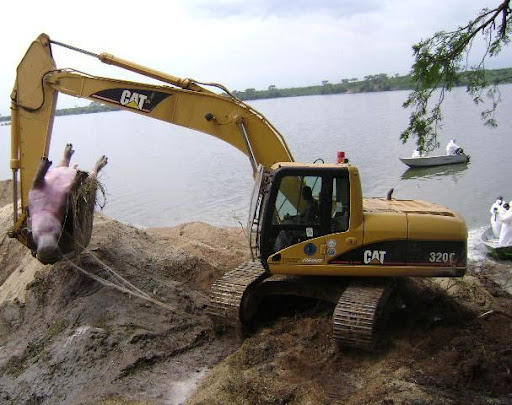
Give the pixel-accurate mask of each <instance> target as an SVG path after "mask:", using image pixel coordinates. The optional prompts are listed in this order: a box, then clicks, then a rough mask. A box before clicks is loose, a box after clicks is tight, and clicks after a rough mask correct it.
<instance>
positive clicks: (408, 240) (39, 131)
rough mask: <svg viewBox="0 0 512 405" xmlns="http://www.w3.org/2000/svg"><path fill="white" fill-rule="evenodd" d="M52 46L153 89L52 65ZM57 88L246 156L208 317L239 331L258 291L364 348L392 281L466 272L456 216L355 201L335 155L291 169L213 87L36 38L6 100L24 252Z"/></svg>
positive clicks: (276, 138) (266, 126)
mask: <svg viewBox="0 0 512 405" xmlns="http://www.w3.org/2000/svg"><path fill="white" fill-rule="evenodd" d="M54 45H58V46H63V47H66V48H68V49H71V50H73V51H77V52H82V53H85V54H87V55H90V56H92V57H95V58H97V59H99V60H100V61H101V62H103V63H107V64H111V65H115V66H118V67H120V68H122V69H126V70H128V71H132V72H136V73H139V74H141V75H143V76H146V77H149V78H152V79H156V80H158V81H160V82H162V85H154V84H142V83H137V82H131V81H124V80H118V79H111V78H104V77H96V76H92V75H89V74H86V73H82V72H79V71H76V70H73V69H61V68H57V67H56V65H55V61H54V59H53V57H52V46H54ZM58 93H64V94H68V95H71V96H75V97H80V98H87V99H89V100H92V101H95V102H100V103H103V104H106V105H111V106H115V107H117V108H119V109H122V110H126V111H131V112H134V113H137V114H141V115H145V116H148V117H151V118H155V119H159V120H162V121H166V122H169V123H172V124H175V125H179V126H183V127H187V128H191V129H194V130H197V131H200V132H203V133H206V134H209V135H213V136H215V137H217V138H219V139H221V140H223V141H225V142H228V143H229V144H231V145H233V146H234V147H235V148H237V149H239V150H240V151H241V152H242V153H244V154H245V155H247V157H248V158H249V160H250V162H251V164H252V168H253V171H254V179H255V186H254V191H253V195H252V199H251V207H250V214H249V221H248V226H247V233H248V237H249V244H250V248H251V253H252V260H251V261H249V262H247V263H244V264H242V265H241V266H239V267H237V268H236V269H234V270H232V271H229V272H227V273H226V274H225V275H224V276H223V277H222V278H220V279H219V280H217V281H216V282H215V283H214V284H213V285H212V287H211V294H210V305H209V308H208V311H209V313H210V314H211V316H212V317H213V318H214V319H216V320H221V321H224V322H233V323H236V324H242V325H244V324H247V323H249V322H251V320H252V319H253V317H254V315H255V313H256V311H257V308H258V305H259V303H260V302H261V300H262V299H263V298H264V297H265V296H267V295H273V294H279V295H281V294H289V295H301V296H306V297H313V298H317V299H323V300H327V301H330V302H332V303H333V304H334V305H335V308H334V314H333V322H332V325H333V326H332V327H333V338H334V339H335V340H336V341H337V342H339V343H340V344H342V345H347V346H352V347H362V348H371V347H373V346H374V344H375V341H376V336H377V332H378V326H379V319H380V318H379V316H380V314H381V313H382V310H383V308H384V306H385V303H386V300H387V298H388V297H389V295H390V292H391V289H392V285H393V280H395V279H396V278H398V277H461V276H463V275H464V274H465V272H466V262H467V227H466V224H465V222H464V220H463V218H461V216H459V215H458V214H457V213H456V212H454V211H452V210H450V209H448V208H446V207H443V206H441V205H438V204H435V203H431V202H426V201H418V200H397V199H394V198H392V195H391V194H388V196H387V197H383V198H365V197H363V195H362V189H361V179H360V175H359V171H358V169H357V168H356V167H355V166H354V165H352V164H351V163H350V162H348V160H346V159H344V158H343V157H341V158H340V159H338V160H339V161H338V163H336V164H325V163H298V162H295V161H294V159H293V157H292V154H291V152H290V150H289V148H288V146H287V144H286V141H285V139H284V138H283V136H282V135H281V134H280V133H279V131H278V130H277V129H276V128H275V127H274V126H273V125H272V124H271V123H270V122H269V121H268V120H267V119H266V118H265V117H264V116H263V115H262V114H261V113H259V112H258V111H256V110H255V109H253V108H252V107H250V106H249V105H248V104H246V103H244V102H243V101H241V100H239V99H238V98H236V97H235V96H234V95H233V94H232V93H231V92H230V91H229V90H228V89H227V88H225V87H224V86H222V85H220V84H216V83H201V82H198V81H196V80H193V79H182V78H177V77H174V76H171V75H169V74H166V73H162V72H159V71H157V70H154V69H150V68H147V67H144V66H141V65H139V64H136V63H132V62H129V61H127V60H123V59H120V58H117V57H115V56H113V55H111V54H107V53H101V54H94V53H91V52H88V51H85V50H82V49H79V48H76V47H74V46H70V45H67V44H64V43H60V42H57V41H53V40H51V39H50V38H49V37H48V36H47V35H46V34H41V35H40V36H39V37H38V38H37V39H36V40H35V41H34V42H33V43H32V44H31V45H30V47H29V48H28V50H27V52H26V54H25V56H24V57H23V59H22V60H21V62H20V64H19V66H18V68H17V78H16V83H15V86H14V89H13V92H12V94H11V100H12V103H11V109H12V115H11V126H12V141H11V142H12V143H11V168H12V173H13V187H14V189H13V191H14V192H13V195H14V207H15V208H14V226H13V228H12V232H11V235H12V236H13V237H16V238H18V239H19V240H20V241H21V242H22V243H23V244H25V245H27V246H30V244H31V241H30V234H29V233H27V231H26V230H27V216H28V210H27V207H28V193H29V190H30V187H31V185H32V182H33V179H34V176H35V173H36V170H37V166H38V164H39V162H40V160H41V158H42V157H47V156H48V154H49V148H50V139H51V132H52V124H53V120H54V116H55V106H56V101H57V95H58ZM18 175H19V179H18ZM18 198H19V199H20V201H21V207H18V205H17V201H18Z"/></svg>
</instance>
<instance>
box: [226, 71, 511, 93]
mask: <svg viewBox="0 0 512 405" xmlns="http://www.w3.org/2000/svg"><path fill="white" fill-rule="evenodd" d="M470 74H471V73H470V72H466V73H461V75H460V77H459V82H458V83H457V85H458V86H466V85H467V84H468V81H469V80H468V78H469V75H470ZM486 79H487V81H488V83H491V84H493V83H498V84H504V83H512V68H507V69H495V70H487V71H486ZM414 88H415V85H414V83H413V82H412V80H411V76H410V75H407V76H399V75H395V76H393V77H391V76H388V75H387V74H385V73H379V74H376V75H371V76H366V77H365V78H364V79H363V80H359V79H357V78H353V79H342V80H341V82H340V83H330V82H329V81H328V80H324V81H322V84H321V85H317V86H309V87H296V88H288V89H279V88H277V87H276V86H275V85H271V86H269V87H268V89H267V90H256V89H246V90H245V91H237V90H235V91H233V94H234V95H235V96H236V97H238V98H240V99H242V100H257V99H265V98H277V97H296V96H312V95H321V94H342V93H348V94H350V93H370V92H377V91H395V90H414Z"/></svg>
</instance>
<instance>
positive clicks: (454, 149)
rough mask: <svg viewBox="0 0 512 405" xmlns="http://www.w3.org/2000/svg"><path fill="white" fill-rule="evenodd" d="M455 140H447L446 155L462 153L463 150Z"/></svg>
mask: <svg viewBox="0 0 512 405" xmlns="http://www.w3.org/2000/svg"><path fill="white" fill-rule="evenodd" d="M455 142H456V141H455V139H450V142H448V145H446V154H447V155H461V154H462V153H464V150H463V149H462V148H461V147H460V146H459V145H457V144H456V143H455Z"/></svg>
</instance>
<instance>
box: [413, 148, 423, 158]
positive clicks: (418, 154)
mask: <svg viewBox="0 0 512 405" xmlns="http://www.w3.org/2000/svg"><path fill="white" fill-rule="evenodd" d="M422 155H423V154H422V153H421V149H420V148H416V149H414V151H413V152H412V157H413V158H419V157H422Z"/></svg>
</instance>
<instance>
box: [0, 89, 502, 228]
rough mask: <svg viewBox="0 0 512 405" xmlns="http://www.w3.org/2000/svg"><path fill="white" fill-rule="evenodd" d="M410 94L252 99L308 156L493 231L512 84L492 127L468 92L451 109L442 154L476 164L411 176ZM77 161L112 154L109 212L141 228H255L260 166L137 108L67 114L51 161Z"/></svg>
mask: <svg viewBox="0 0 512 405" xmlns="http://www.w3.org/2000/svg"><path fill="white" fill-rule="evenodd" d="M407 94H408V92H405V91H403V92H402V91H400V92H384V93H367V94H347V95H329V96H309V97H295V98H283V99H272V100H258V101H253V102H251V103H250V104H251V105H252V106H253V107H255V108H256V109H257V110H259V111H260V112H261V113H263V114H264V115H265V116H266V117H267V118H268V119H269V120H270V121H271V122H272V123H273V124H274V125H275V126H276V127H277V128H278V129H279V130H280V131H281V133H282V134H283V135H284V136H285V138H286V140H287V143H288V145H289V147H290V149H291V151H292V153H293V155H294V158H295V160H296V161H303V162H312V161H314V160H315V159H317V158H323V159H324V160H325V162H334V161H335V159H336V152H337V151H339V150H343V151H345V152H346V155H347V157H348V158H349V159H350V161H351V162H352V164H354V165H356V166H357V167H358V168H359V171H360V174H361V178H362V184H363V191H364V194H365V195H366V196H385V195H386V193H387V191H388V190H389V189H390V188H392V187H393V188H394V189H395V191H394V194H393V196H394V197H395V198H399V199H401V198H404V199H409V198H412V199H423V200H429V201H434V202H438V203H440V204H443V205H446V206H449V207H451V208H453V209H455V210H456V211H458V212H460V213H461V214H462V215H463V216H464V217H465V219H466V221H467V223H468V226H469V228H470V229H473V230H474V229H478V228H480V227H482V226H485V225H487V224H488V221H489V213H488V209H489V207H490V205H491V203H492V202H493V201H494V200H495V199H496V197H497V196H498V195H504V196H505V198H506V199H512V187H511V181H510V176H511V168H512V165H511V164H510V156H511V155H510V152H511V150H512V134H511V133H510V131H511V129H510V128H512V117H511V115H510V111H511V106H512V85H506V86H503V87H502V99H503V101H502V104H501V105H500V106H499V111H498V114H497V119H498V122H499V127H498V128H496V129H491V128H487V127H484V126H483V123H482V121H481V120H480V110H481V109H480V107H478V106H475V105H474V104H473V102H472V100H471V98H470V97H469V96H468V95H467V94H466V93H465V91H464V89H463V88H459V89H455V91H453V92H452V93H450V94H449V95H448V96H447V98H446V101H445V104H444V114H445V121H444V126H443V128H442V131H441V134H440V138H439V140H440V142H441V145H442V147H441V150H440V153H444V146H445V145H446V143H447V142H448V140H449V139H450V138H455V139H456V140H457V143H458V144H459V145H460V146H462V147H463V148H464V150H465V151H466V153H468V154H469V155H471V161H470V163H469V164H467V165H454V166H445V167H441V168H436V169H432V168H431V169H415V170H412V169H407V166H405V165H404V164H403V163H402V162H400V161H399V159H398V157H399V156H402V157H403V156H407V157H409V156H410V155H411V153H412V150H413V149H414V148H415V144H414V143H413V142H409V143H408V144H406V145H402V143H401V142H400V140H399V135H400V133H401V132H402V131H403V129H404V128H405V126H406V124H407V122H408V118H409V111H407V110H404V109H403V108H402V107H401V105H402V103H403V101H404V100H405V99H406V97H407ZM68 142H71V143H72V144H73V146H74V148H75V150H76V153H75V155H74V157H73V161H74V162H77V163H78V164H79V166H80V167H81V168H82V169H85V170H88V169H90V168H92V166H93V165H94V162H95V161H96V159H97V158H98V157H99V156H100V155H102V154H105V155H107V156H108V158H109V164H108V165H107V166H106V168H105V169H104V172H103V174H102V176H101V180H102V182H103V183H104V185H105V188H106V191H107V196H106V198H107V201H106V206H105V208H104V213H105V214H106V215H108V216H111V217H114V218H116V219H118V220H120V221H122V222H125V223H130V224H133V225H138V226H144V227H151V226H174V225H178V224H181V223H185V222H191V221H204V222H208V223H211V224H213V225H221V226H222V225H234V226H236V225H238V224H239V222H241V223H243V224H244V225H245V223H246V219H247V215H248V207H249V199H250V194H251V190H252V184H253V183H252V169H251V166H250V164H249V161H248V159H247V158H246V157H245V155H243V154H242V153H241V152H239V151H238V150H236V149H235V148H233V147H231V146H229V145H228V144H225V143H223V142H221V141H219V140H218V139H216V138H213V137H210V136H208V135H205V134H202V133H198V132H194V131H190V130H187V129H183V128H180V127H176V126H173V125H170V124H167V123H164V122H159V121H156V120H153V119H150V118H147V117H143V116H139V115H136V114H131V113H129V112H108V113H98V114H88V115H77V116H67V117H57V118H56V120H55V124H54V132H53V137H52V150H51V153H50V159H51V160H53V161H55V162H57V161H59V160H60V157H61V155H62V151H63V148H64V145H65V144H66V143H68ZM9 151H10V127H9V126H1V127H0V159H1V160H0V162H3V163H1V165H0V179H8V178H11V172H10V169H9V159H10V155H9V153H10V152H9Z"/></svg>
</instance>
